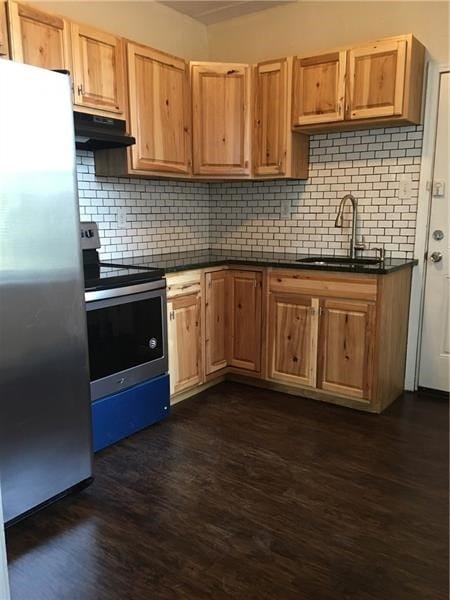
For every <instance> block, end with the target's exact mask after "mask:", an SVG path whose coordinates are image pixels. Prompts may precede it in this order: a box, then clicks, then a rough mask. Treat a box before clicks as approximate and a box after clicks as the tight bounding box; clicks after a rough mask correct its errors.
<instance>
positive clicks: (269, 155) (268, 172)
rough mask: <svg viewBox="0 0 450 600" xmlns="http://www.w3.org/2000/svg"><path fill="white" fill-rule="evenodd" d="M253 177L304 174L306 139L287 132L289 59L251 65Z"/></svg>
mask: <svg viewBox="0 0 450 600" xmlns="http://www.w3.org/2000/svg"><path fill="white" fill-rule="evenodd" d="M253 90H254V127H253V172H254V175H255V177H270V178H273V177H274V176H275V177H287V178H288V177H289V178H295V179H306V178H307V177H308V159H309V139H308V137H307V136H304V135H302V134H298V133H293V132H292V131H291V123H290V114H291V99H292V58H282V59H280V60H276V61H266V62H263V63H259V64H257V65H256V66H255V68H254V86H253Z"/></svg>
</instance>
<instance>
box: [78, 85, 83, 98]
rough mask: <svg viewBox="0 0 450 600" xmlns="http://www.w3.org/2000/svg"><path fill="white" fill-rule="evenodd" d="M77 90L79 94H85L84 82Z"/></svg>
mask: <svg viewBox="0 0 450 600" xmlns="http://www.w3.org/2000/svg"><path fill="white" fill-rule="evenodd" d="M77 92H78V95H79V96H84V87H83V84H82V83H81V84H80V85H79V86H78V87H77Z"/></svg>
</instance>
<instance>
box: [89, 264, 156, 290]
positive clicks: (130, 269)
mask: <svg viewBox="0 0 450 600" xmlns="http://www.w3.org/2000/svg"><path fill="white" fill-rule="evenodd" d="M162 277H164V270H163V269H158V268H154V267H139V266H133V265H122V264H116V263H104V262H100V263H98V264H90V265H89V264H88V265H86V264H85V265H84V287H85V290H86V291H92V290H105V289H111V288H114V287H123V286H126V285H133V284H135V283H145V282H148V281H156V280H157V279H161V278H162Z"/></svg>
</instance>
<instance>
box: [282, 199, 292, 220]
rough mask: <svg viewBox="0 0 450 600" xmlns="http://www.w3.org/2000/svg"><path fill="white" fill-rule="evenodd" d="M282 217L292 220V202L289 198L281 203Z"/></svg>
mask: <svg viewBox="0 0 450 600" xmlns="http://www.w3.org/2000/svg"><path fill="white" fill-rule="evenodd" d="M280 217H281V218H282V219H290V218H291V201H290V200H288V199H287V198H285V199H283V200H282V201H281V210H280Z"/></svg>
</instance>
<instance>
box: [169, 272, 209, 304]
mask: <svg viewBox="0 0 450 600" xmlns="http://www.w3.org/2000/svg"><path fill="white" fill-rule="evenodd" d="M166 281H167V297H168V298H175V297H176V296H185V295H186V294H196V293H199V292H200V291H201V283H200V282H201V272H200V271H184V272H183V273H174V274H173V275H167V277H166Z"/></svg>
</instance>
